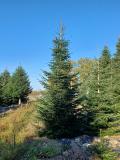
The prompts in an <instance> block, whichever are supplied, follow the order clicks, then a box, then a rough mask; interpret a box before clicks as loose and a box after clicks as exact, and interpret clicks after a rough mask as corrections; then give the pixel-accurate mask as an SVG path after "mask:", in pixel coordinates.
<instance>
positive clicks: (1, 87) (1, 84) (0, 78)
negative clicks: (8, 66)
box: [0, 70, 10, 104]
mask: <svg viewBox="0 0 120 160" xmlns="http://www.w3.org/2000/svg"><path fill="white" fill-rule="evenodd" d="M9 80H10V73H9V72H8V70H4V72H2V73H1V75H0V92H1V94H0V99H1V103H4V104H7V103H8V101H7V97H6V94H5V88H6V85H7V84H8V82H9Z"/></svg>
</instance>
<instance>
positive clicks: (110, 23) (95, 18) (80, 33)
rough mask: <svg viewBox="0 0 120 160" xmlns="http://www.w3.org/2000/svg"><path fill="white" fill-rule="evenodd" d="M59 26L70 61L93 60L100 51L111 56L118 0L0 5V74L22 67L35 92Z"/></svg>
mask: <svg viewBox="0 0 120 160" xmlns="http://www.w3.org/2000/svg"><path fill="white" fill-rule="evenodd" d="M61 20H62V22H63V24H64V27H65V37H66V39H68V40H70V46H69V48H70V53H71V58H72V59H74V60H77V59H79V58H81V57H93V58H94V57H98V56H99V55H100V53H101V50H102V48H103V46H104V45H108V46H109V47H110V50H111V53H114V52H115V44H116V42H117V39H118V38H119V37H120V0H0V72H2V71H3V70H4V69H5V68H7V69H8V70H9V71H10V72H11V73H12V72H13V71H14V70H15V68H16V67H17V66H18V65H22V66H23V67H24V68H25V70H26V71H27V72H28V74H29V76H30V79H31V85H32V87H33V88H34V89H40V88H41V86H40V84H39V82H38V81H39V79H41V75H42V70H47V69H48V63H49V61H50V59H51V52H52V51H51V48H52V47H53V44H52V40H53V38H54V37H55V36H56V35H57V33H58V31H59V24H60V21H61Z"/></svg>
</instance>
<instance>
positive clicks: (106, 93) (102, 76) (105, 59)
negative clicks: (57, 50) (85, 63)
mask: <svg viewBox="0 0 120 160" xmlns="http://www.w3.org/2000/svg"><path fill="white" fill-rule="evenodd" d="M94 74H95V72H94ZM97 76H98V78H97ZM97 76H96V81H98V82H96V81H93V82H92V83H94V84H95V83H96V84H98V92H96V95H95V94H94V96H95V97H94V96H93V93H91V94H92V96H93V98H94V100H95V99H97V103H96V106H94V110H93V111H94V113H95V114H94V120H93V124H94V126H95V127H96V128H97V129H100V128H107V127H108V122H109V121H110V119H111V114H112V113H113V110H112V107H111V105H112V86H111V81H112V79H111V57H110V52H109V49H108V47H104V49H103V52H102V55H101V57H100V58H99V63H98V73H97ZM92 91H93V90H92ZM91 100H92V101H93V99H91Z"/></svg>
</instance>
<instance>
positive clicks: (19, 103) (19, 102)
mask: <svg viewBox="0 0 120 160" xmlns="http://www.w3.org/2000/svg"><path fill="white" fill-rule="evenodd" d="M18 105H19V106H21V98H19V101H18Z"/></svg>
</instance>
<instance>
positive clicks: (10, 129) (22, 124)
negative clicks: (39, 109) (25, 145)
mask: <svg viewBox="0 0 120 160" xmlns="http://www.w3.org/2000/svg"><path fill="white" fill-rule="evenodd" d="M34 124H36V107H35V104H29V105H24V106H23V107H20V108H18V109H16V110H13V111H11V112H9V113H8V114H7V115H5V117H1V118H0V140H1V141H3V142H5V143H9V144H13V143H17V144H18V143H22V142H23V141H24V140H26V139H29V138H31V137H34V136H36V127H35V125H34ZM14 141H15V142H14Z"/></svg>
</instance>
